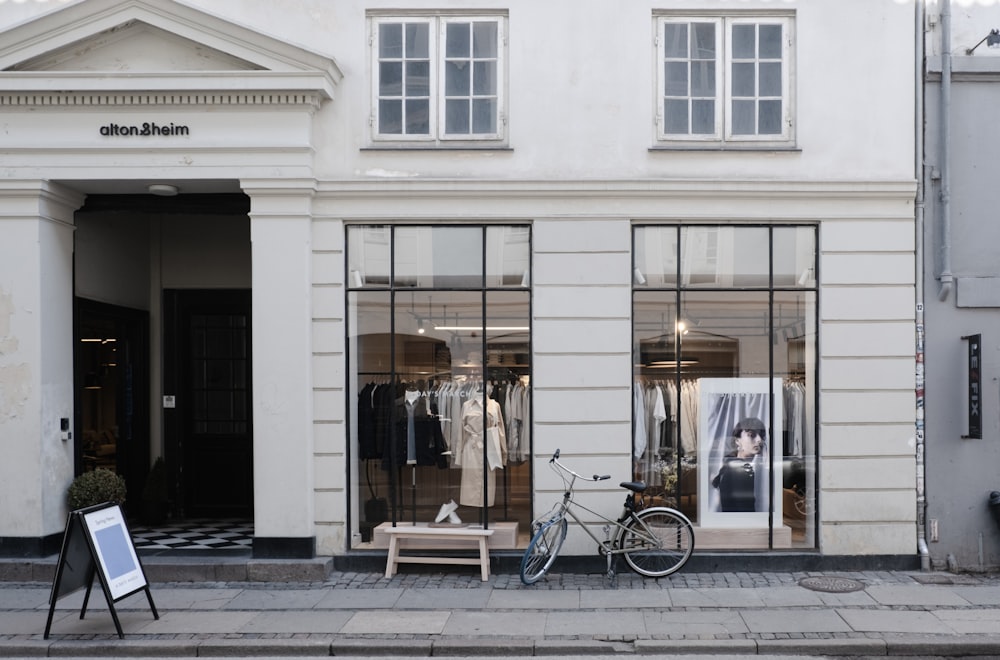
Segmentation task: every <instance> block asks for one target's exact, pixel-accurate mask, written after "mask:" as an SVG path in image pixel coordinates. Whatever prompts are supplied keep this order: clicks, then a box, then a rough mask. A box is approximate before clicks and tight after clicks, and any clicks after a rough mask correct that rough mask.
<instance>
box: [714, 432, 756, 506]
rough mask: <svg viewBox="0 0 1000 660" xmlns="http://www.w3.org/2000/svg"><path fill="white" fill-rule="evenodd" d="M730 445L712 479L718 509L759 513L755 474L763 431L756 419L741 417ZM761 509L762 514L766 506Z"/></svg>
mask: <svg viewBox="0 0 1000 660" xmlns="http://www.w3.org/2000/svg"><path fill="white" fill-rule="evenodd" d="M730 441H731V446H730V447H729V448H728V451H727V452H726V456H725V457H724V458H723V459H722V467H721V468H720V469H719V472H718V473H717V474H716V475H715V478H713V479H712V486H713V487H715V488H718V489H719V510H720V511H724V512H733V511H759V510H760V508H758V506H757V492H758V491H760V490H761V489H760V488H759V485H758V483H757V475H758V473H760V472H762V470H761V468H762V467H763V462H762V458H763V457H764V456H765V454H766V451H767V429H766V428H765V427H764V422H762V421H760V420H759V419H758V418H756V417H745V418H743V419H741V420H740V421H739V422H738V423H737V424H736V426H734V427H733V433H732V436H731V438H730ZM763 504H764V505H765V508H764V510H765V511H766V510H767V509H766V503H763Z"/></svg>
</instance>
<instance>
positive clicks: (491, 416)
mask: <svg viewBox="0 0 1000 660" xmlns="http://www.w3.org/2000/svg"><path fill="white" fill-rule="evenodd" d="M483 398H484V397H483V392H482V391H481V390H480V391H479V392H477V393H476V394H474V395H473V396H471V397H470V398H469V400H468V401H466V402H465V403H464V404H462V439H461V446H460V447H459V448H458V450H457V451H456V452H455V464H456V465H459V466H461V468H462V487H461V491H460V493H459V500H458V501H459V502H460V503H461V504H463V505H465V506H476V507H483V506H487V507H489V506H493V501H494V498H495V495H496V470H502V469H503V466H504V465H506V463H507V434H506V432H505V431H504V423H503V415H502V413H501V412H500V404H499V403H497V402H496V401H494V400H493V399H486V414H485V415H484V414H483ZM484 418H485V420H486V422H485V424H484V423H483V422H484ZM484 429H485V433H484ZM484 444H485V446H486V465H485V469H484V465H483V448H484ZM484 472H485V474H484ZM484 476H485V477H486V480H487V485H486V491H487V492H486V502H485V503H484V502H483V477H484Z"/></svg>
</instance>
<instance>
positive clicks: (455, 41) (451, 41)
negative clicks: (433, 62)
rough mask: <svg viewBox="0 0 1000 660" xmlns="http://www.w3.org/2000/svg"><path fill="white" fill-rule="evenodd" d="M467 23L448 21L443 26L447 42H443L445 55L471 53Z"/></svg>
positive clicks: (459, 55)
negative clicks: (445, 25)
mask: <svg viewBox="0 0 1000 660" xmlns="http://www.w3.org/2000/svg"><path fill="white" fill-rule="evenodd" d="M470 27H471V26H470V25H469V24H468V23H448V26H447V27H446V28H445V30H446V34H447V37H446V39H447V43H446V44H445V57H465V58H468V57H469V56H470V55H471V53H472V45H471V43H470V38H469V28H470Z"/></svg>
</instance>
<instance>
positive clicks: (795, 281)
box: [771, 227, 816, 287]
mask: <svg viewBox="0 0 1000 660" xmlns="http://www.w3.org/2000/svg"><path fill="white" fill-rule="evenodd" d="M771 231H772V238H771V240H772V241H773V244H774V286H793V287H814V286H816V273H815V268H816V230H815V229H814V228H813V227H775V228H774V229H772V230H771Z"/></svg>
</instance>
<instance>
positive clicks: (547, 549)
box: [521, 517, 569, 584]
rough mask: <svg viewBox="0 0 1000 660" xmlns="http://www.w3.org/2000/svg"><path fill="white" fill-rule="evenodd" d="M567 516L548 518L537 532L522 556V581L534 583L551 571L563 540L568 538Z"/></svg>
mask: <svg viewBox="0 0 1000 660" xmlns="http://www.w3.org/2000/svg"><path fill="white" fill-rule="evenodd" d="M568 526H569V525H568V524H567V523H566V518H563V517H559V518H553V519H551V520H547V521H545V522H544V523H542V526H541V527H540V528H539V529H538V531H537V532H535V535H534V536H533V537H532V539H531V543H529V544H528V549H527V550H525V551H524V557H522V558H521V582H523V583H524V584H534V583H535V582H538V581H539V580H540V579H542V577H543V576H544V575H545V574H546V573H548V572H549V567H550V566H552V562H554V561H555V560H556V556H557V555H558V554H559V550H560V548H562V544H563V541H565V540H566V528H567V527H568Z"/></svg>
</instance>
